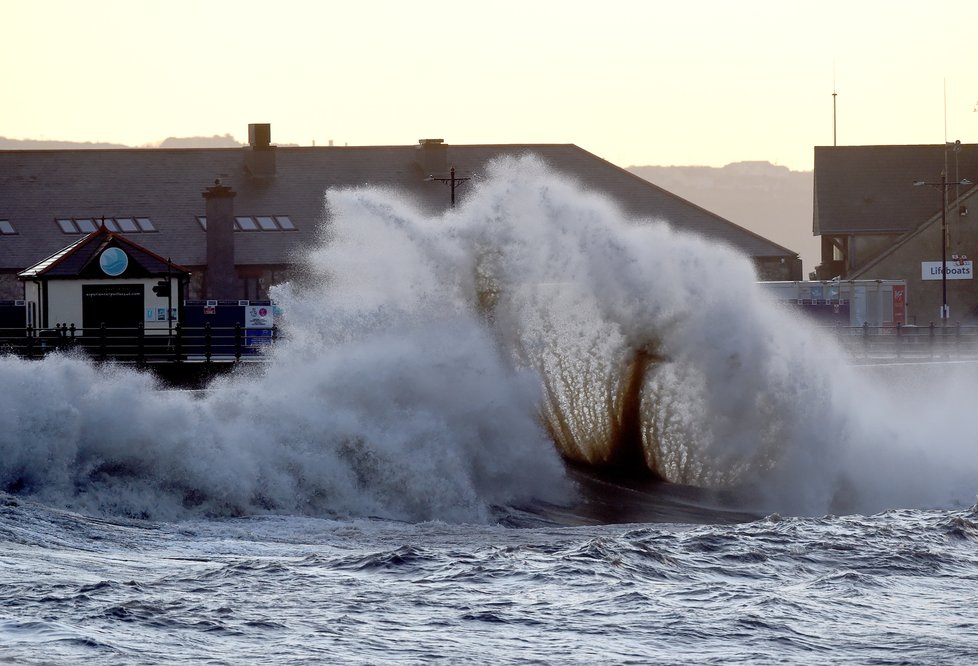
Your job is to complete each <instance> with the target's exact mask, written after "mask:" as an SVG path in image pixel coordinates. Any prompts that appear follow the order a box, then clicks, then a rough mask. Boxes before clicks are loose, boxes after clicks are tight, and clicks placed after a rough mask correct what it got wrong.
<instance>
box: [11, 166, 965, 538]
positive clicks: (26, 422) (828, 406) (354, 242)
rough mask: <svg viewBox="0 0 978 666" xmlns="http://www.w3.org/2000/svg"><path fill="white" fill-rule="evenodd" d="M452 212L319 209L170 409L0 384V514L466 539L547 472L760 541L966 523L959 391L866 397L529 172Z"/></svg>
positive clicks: (535, 170) (479, 191)
mask: <svg viewBox="0 0 978 666" xmlns="http://www.w3.org/2000/svg"><path fill="white" fill-rule="evenodd" d="M473 185H474V186H473V188H472V189H471V190H470V191H469V193H468V195H467V197H466V199H465V200H464V201H463V202H462V204H461V205H460V206H458V207H457V208H454V209H452V210H449V211H448V212H446V213H444V214H441V215H428V214H425V213H423V212H422V211H420V210H418V209H416V208H415V207H413V206H412V205H411V204H410V203H409V202H407V201H404V200H402V199H401V198H399V196H398V195H397V194H396V193H391V192H388V191H381V190H374V189H370V188H361V189H353V190H337V191H329V192H328V193H327V196H326V207H327V209H328V211H329V218H328V220H326V221H325V222H324V227H323V242H322V243H321V245H320V246H318V247H315V248H312V249H310V250H309V252H308V253H307V256H306V257H305V258H304V259H303V269H304V270H303V275H304V277H303V279H302V280H298V281H296V282H294V283H291V284H287V285H280V286H279V287H276V288H275V289H274V290H273V296H274V298H275V300H276V301H277V302H278V303H279V304H280V305H281V306H282V307H283V309H284V311H285V313H286V318H285V323H284V325H283V339H282V340H281V341H280V342H279V343H278V344H277V345H276V347H275V348H274V350H272V351H271V352H270V353H269V357H268V364H267V365H266V367H265V369H264V372H262V373H261V374H260V375H259V376H254V375H241V376H233V377H231V378H227V379H223V380H220V381H217V382H214V383H213V384H212V385H211V386H210V387H209V388H208V390H207V391H206V392H205V393H204V394H203V395H192V394H189V393H184V392H178V391H161V390H159V387H158V386H156V385H155V383H154V381H153V380H152V379H151V378H150V377H149V376H148V375H145V374H140V373H136V372H133V371H127V370H122V369H118V368H114V369H113V368H111V367H108V366H102V367H96V366H93V365H91V364H89V363H88V362H86V361H85V360H83V359H79V358H73V357H67V356H53V357H50V358H48V359H46V360H44V361H31V362H28V361H22V360H18V359H14V358H10V357H3V358H0V389H2V390H3V392H4V395H5V396H9V398H8V399H7V400H6V401H4V402H3V403H2V404H0V416H2V418H3V423H4V425H5V427H4V429H3V431H2V433H0V486H2V488H3V489H5V490H7V491H8V492H18V493H22V494H31V495H33V496H35V497H38V498H41V499H43V500H44V501H48V502H51V503H54V504H58V505H65V506H70V507H73V508H80V509H85V510H90V511H103V512H110V513H116V514H128V515H137V516H149V517H156V518H170V517H182V516H195V515H247V514H254V513H267V512H277V513H301V514H308V515H329V516H341V517H342V516H379V517H384V518H394V519H401V520H410V521H418V520H430V519H440V520H449V521H485V520H489V519H491V515H492V513H491V512H492V509H493V507H494V506H497V505H509V506H513V505H520V504H524V503H529V504H532V503H536V502H541V501H545V502H556V503H568V502H573V501H574V499H573V496H572V487H571V485H570V484H569V482H568V480H567V479H566V478H565V477H564V475H563V471H562V466H561V464H560V459H559V458H560V456H563V457H565V458H566V459H569V460H573V461H576V462H580V463H584V464H589V465H593V466H595V467H598V468H603V469H605V470H606V472H607V473H614V474H621V473H622V472H623V471H625V472H629V473H633V474H635V473H646V474H650V475H653V474H654V475H658V476H659V477H661V478H664V479H666V480H668V481H671V482H674V483H682V484H689V485H697V486H703V487H709V488H726V489H736V490H745V489H749V490H750V491H751V492H752V493H753V496H754V498H755V501H756V502H758V504H757V505H756V508H759V509H762V510H765V511H779V512H781V513H823V512H826V511H840V512H841V511H876V510H879V509H882V508H887V507H899V506H944V505H947V504H961V505H970V504H971V502H972V500H973V497H974V493H975V487H976V478H978V464H976V462H975V456H973V455H971V453H970V452H969V451H968V450H967V448H966V446H965V445H964V443H963V442H964V439H966V438H962V436H961V433H964V432H968V431H969V423H968V418H969V413H968V406H967V404H968V396H970V395H973V393H974V389H975V381H974V379H973V378H972V377H971V376H970V375H967V376H963V377H959V378H955V379H953V380H947V381H939V382H936V383H935V384H934V385H933V386H929V387H927V388H926V389H925V390H920V391H908V392H903V393H901V392H897V391H895V390H894V385H899V384H898V382H892V381H891V382H889V384H890V385H883V384H881V383H880V382H878V381H874V380H872V379H871V378H870V377H868V376H866V375H865V373H863V374H860V372H859V371H856V370H854V369H853V368H851V367H849V366H848V365H846V364H845V362H844V361H843V360H842V358H841V353H840V351H839V350H838V349H837V348H836V347H835V346H834V345H833V344H832V342H831V341H829V340H828V339H827V338H826V337H825V336H824V335H823V334H821V333H819V332H818V331H816V330H815V329H814V328H813V327H812V325H811V324H810V323H808V322H803V321H800V320H799V319H797V318H796V317H795V316H793V315H791V314H789V313H787V312H785V311H782V310H781V309H779V308H778V307H777V306H776V305H775V304H773V303H771V302H769V301H768V300H767V297H766V296H765V295H764V294H763V293H762V292H761V291H760V290H759V289H758V287H757V285H756V276H755V274H754V271H753V268H752V265H751V263H750V261H749V259H748V258H746V257H743V256H741V255H739V254H738V253H737V252H735V251H734V250H732V249H730V248H728V247H725V246H723V245H721V244H717V243H716V242H715V241H711V240H709V239H704V238H700V237H697V236H695V235H692V234H686V233H680V232H677V231H676V230H674V229H672V228H670V227H669V225H668V224H667V221H663V220H633V219H629V218H628V216H627V215H625V214H623V212H622V211H621V210H620V209H619V208H618V207H616V206H615V205H614V204H613V203H612V202H610V201H609V200H607V199H605V198H603V197H601V196H598V195H596V194H594V193H589V192H586V191H584V188H582V187H581V186H580V184H578V183H574V182H572V181H570V180H567V179H565V178H563V177H561V176H559V175H557V174H554V173H553V172H552V171H551V170H550V169H549V168H548V167H547V166H546V165H545V164H543V163H542V162H541V161H540V160H538V159H536V158H533V157H522V158H512V159H504V160H500V161H498V162H495V163H493V164H492V165H490V166H489V168H488V171H487V173H486V176H485V177H484V178H482V179H481V180H480V181H478V182H477V183H474V184H473ZM623 461H624V462H623ZM623 466H625V467H628V469H623Z"/></svg>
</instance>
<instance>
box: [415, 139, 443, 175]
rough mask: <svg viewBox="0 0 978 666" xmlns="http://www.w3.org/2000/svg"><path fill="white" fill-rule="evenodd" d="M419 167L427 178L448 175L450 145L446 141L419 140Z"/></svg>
mask: <svg viewBox="0 0 978 666" xmlns="http://www.w3.org/2000/svg"><path fill="white" fill-rule="evenodd" d="M417 150H418V165H419V166H420V167H421V171H422V172H423V173H424V175H425V176H441V175H444V174H446V173H448V145H446V144H445V140H444V139H419V140H418V148H417Z"/></svg>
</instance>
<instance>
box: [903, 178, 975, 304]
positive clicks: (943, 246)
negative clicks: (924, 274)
mask: <svg viewBox="0 0 978 666" xmlns="http://www.w3.org/2000/svg"><path fill="white" fill-rule="evenodd" d="M913 184H914V187H920V186H921V185H928V186H930V187H936V188H938V189H939V190H940V191H941V320H942V323H946V322H947V320H948V319H949V318H950V316H951V312H950V310H948V307H947V188H949V187H951V186H952V185H971V184H972V183H971V181H970V180H968V179H967V178H962V179H961V180H959V181H955V182H953V183H949V182H948V180H947V174H946V173H944V172H943V171H942V172H941V182H939V183H927V182H924V181H922V180H915V181H914V183H913Z"/></svg>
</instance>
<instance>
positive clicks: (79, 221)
mask: <svg viewBox="0 0 978 666" xmlns="http://www.w3.org/2000/svg"><path fill="white" fill-rule="evenodd" d="M55 221H56V222H57V223H58V226H59V227H61V231H62V232H63V233H66V234H90V233H92V232H93V231H97V230H98V228H99V227H101V226H102V225H103V224H104V225H105V228H106V229H108V230H109V231H111V232H112V233H120V232H121V233H127V234H138V233H152V232H155V231H156V227H155V226H154V225H153V221H152V220H150V219H149V218H148V217H59V218H57V219H56V220H55Z"/></svg>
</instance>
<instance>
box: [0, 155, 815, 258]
mask: <svg viewBox="0 0 978 666" xmlns="http://www.w3.org/2000/svg"><path fill="white" fill-rule="evenodd" d="M251 150H252V149H251V148H250V147H245V148H200V149H194V148H188V149H159V148H157V149H125V150H117V149H116V150H29V151H20V150H17V151H0V220H9V221H10V223H11V225H12V226H13V227H14V229H15V230H16V232H17V233H16V234H12V235H11V234H7V235H0V271H20V270H23V268H24V267H25V266H29V265H32V264H34V263H35V262H37V261H38V257H43V256H47V255H51V254H53V253H55V252H57V251H59V250H61V249H62V248H63V247H64V246H65V245H66V244H68V243H71V242H72V241H73V240H74V238H75V236H71V235H66V234H64V233H63V232H62V231H61V230H60V228H59V227H58V225H57V224H56V222H55V220H56V219H57V218H60V217H65V218H69V217H73V218H83V217H89V218H94V219H98V218H101V217H103V216H105V217H148V218H150V219H151V220H152V224H153V226H154V227H155V229H156V230H157V232H155V233H140V234H131V235H130V237H131V238H132V239H133V240H137V241H138V243H139V244H140V245H142V246H144V247H145V248H147V249H149V250H150V251H152V252H154V253H156V254H157V255H159V256H162V257H170V258H172V259H173V261H175V262H178V263H180V264H183V265H184V266H201V265H204V264H205V263H206V244H205V232H204V231H203V230H202V228H201V226H200V224H199V223H198V221H197V219H196V218H197V216H199V215H200V216H202V215H204V211H205V201H204V199H203V197H202V196H201V194H202V192H203V190H204V189H205V188H207V187H209V186H210V185H211V184H212V183H213V182H214V180H215V179H216V178H220V179H221V182H222V183H223V184H224V185H228V186H230V187H232V188H233V189H234V191H235V192H236V193H237V196H236V197H235V200H234V210H235V215H241V216H259V215H287V216H288V217H289V218H290V219H291V221H292V222H293V223H294V224H295V226H296V230H295V231H258V232H235V234H234V239H235V260H236V263H237V264H238V265H275V264H287V263H291V261H292V257H293V253H294V252H295V251H296V250H298V249H300V248H303V247H308V246H309V245H310V244H312V243H314V242H315V241H316V240H317V239H318V237H319V227H320V225H321V223H322V220H323V218H324V216H325V212H324V194H325V191H326V189H327V188H329V187H338V186H339V187H342V186H361V185H367V184H370V185H378V186H385V187H390V188H394V189H396V190H400V191H404V192H406V193H409V194H410V195H411V196H412V197H413V198H414V199H415V200H416V201H418V202H419V204H421V205H422V206H424V207H427V208H428V209H431V210H438V209H444V208H446V207H447V206H448V203H449V192H448V188H447V187H446V186H444V185H442V184H441V183H438V182H426V181H425V180H424V177H425V176H426V175H427V174H426V173H425V172H424V170H423V169H422V167H421V165H420V163H419V161H418V156H419V147H418V146H417V145H406V146H370V147H334V146H328V147H326V146H323V147H281V146H280V147H277V148H275V154H276V163H277V166H276V174H275V175H274V176H271V177H265V178H256V177H253V176H251V175H250V174H249V172H248V171H247V170H246V169H245V167H244V163H245V157H246V153H247V152H248V151H251ZM525 153H534V154H536V155H538V156H539V157H540V158H542V159H543V160H544V161H545V162H547V163H548V164H549V165H550V166H551V167H552V168H554V169H555V170H556V171H557V172H560V173H564V174H567V175H569V176H571V177H573V178H575V179H576V180H578V181H579V182H581V183H582V184H584V186H586V187H587V188H588V189H589V190H592V191H599V192H603V193H605V194H607V195H609V196H610V197H611V198H612V199H614V200H615V201H617V203H618V204H619V205H620V206H621V207H622V208H623V209H624V210H625V211H626V212H627V213H628V214H630V215H632V216H635V217H642V218H661V219H665V220H668V221H669V222H671V223H672V224H673V225H674V226H675V227H677V228H680V229H685V230H689V231H692V232H696V233H699V234H702V235H705V236H707V237H709V238H712V239H714V240H717V241H720V242H725V243H728V244H730V245H733V246H734V247H736V248H739V249H740V250H741V251H743V252H744V253H746V254H748V255H750V256H753V257H786V258H793V257H796V256H797V252H794V251H792V250H789V249H787V248H784V247H782V246H780V245H778V244H776V243H773V242H771V241H769V240H767V239H765V238H763V237H761V236H759V235H757V234H755V233H753V232H750V231H748V230H746V229H743V228H742V227H739V226H737V225H735V224H733V223H732V222H729V221H728V220H725V219H723V218H721V217H719V216H718V215H715V214H713V213H711V212H709V211H706V210H704V209H702V208H700V207H698V206H696V205H694V204H692V203H690V202H688V201H686V200H684V199H682V198H680V197H678V196H676V195H674V194H671V193H669V192H667V191H665V190H663V189H661V188H659V187H657V186H655V185H653V184H652V183H649V182H648V181H645V180H643V179H641V178H639V177H638V176H636V175H634V174H631V173H629V172H628V171H626V170H625V169H622V168H620V167H617V166H615V165H613V164H611V163H609V162H607V161H605V160H603V159H601V158H599V157H597V156H595V155H593V154H591V153H589V152H587V151H585V150H583V149H581V148H579V147H577V146H575V145H571V144H537V145H464V146H462V145H459V146H456V145H448V146H447V162H448V164H449V165H454V166H455V167H456V170H457V173H458V174H459V175H460V176H468V175H472V176H474V177H478V176H479V174H481V173H483V171H484V168H485V166H486V164H487V163H488V162H489V161H491V160H493V159H495V158H498V157H501V156H504V155H520V154H525ZM469 186H470V185H465V186H464V187H463V188H462V189H460V190H458V193H459V196H461V197H463V198H464V194H465V188H466V187H469Z"/></svg>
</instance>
